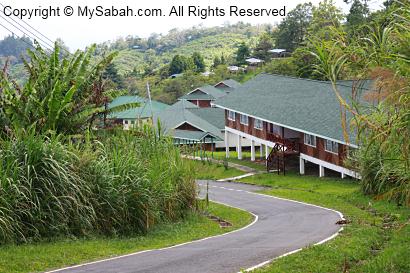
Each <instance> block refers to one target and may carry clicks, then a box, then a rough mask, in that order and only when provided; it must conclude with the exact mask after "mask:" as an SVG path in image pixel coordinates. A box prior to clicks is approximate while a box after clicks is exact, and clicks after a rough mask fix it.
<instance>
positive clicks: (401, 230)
mask: <svg viewBox="0 0 410 273" xmlns="http://www.w3.org/2000/svg"><path fill="white" fill-rule="evenodd" d="M241 181H242V182H247V183H253V184H260V185H267V186H271V187H272V189H269V190H266V191H264V192H263V193H265V194H269V195H274V196H279V197H284V198H289V199H293V200H299V201H304V202H308V203H311V204H317V205H321V206H325V207H329V208H333V209H336V210H338V211H340V212H342V213H343V214H344V216H345V217H346V218H347V219H348V220H349V221H351V223H350V224H348V225H346V226H345V228H344V230H343V231H342V233H341V234H340V235H339V236H337V237H336V238H335V239H333V240H331V241H329V242H327V243H325V244H323V245H319V246H312V247H308V248H306V249H305V250H303V251H301V252H298V253H296V254H293V255H290V256H286V257H283V258H281V259H278V260H276V261H274V262H273V263H272V264H270V265H268V266H267V267H264V268H262V269H260V270H257V272H264V273H267V272H380V273H381V272H410V226H409V217H410V208H405V207H398V206H397V205H395V204H392V203H388V202H386V201H376V200H374V199H373V198H371V197H368V196H364V195H363V194H362V193H361V192H360V186H359V184H358V182H356V181H354V180H341V179H337V178H334V179H332V178H318V177H314V176H300V175H297V174H292V173H290V174H287V175H286V176H278V175H276V174H260V175H256V176H253V177H248V178H244V179H242V180H241Z"/></svg>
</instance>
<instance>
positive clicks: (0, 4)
mask: <svg viewBox="0 0 410 273" xmlns="http://www.w3.org/2000/svg"><path fill="white" fill-rule="evenodd" d="M0 6H2V7H3V8H5V6H4V5H3V4H2V3H0ZM3 13H4V10H3ZM17 18H18V19H20V21H22V22H23V23H24V24H26V25H27V26H28V27H29V28H31V29H32V30H34V31H35V32H37V33H39V34H40V35H41V36H43V37H44V38H45V39H47V40H49V41H50V42H51V43H54V41H52V40H51V39H49V38H48V37H47V36H45V35H44V34H43V33H41V32H40V31H38V30H37V29H35V28H34V27H32V26H31V25H30V24H28V23H27V22H26V21H24V20H23V19H22V18H19V17H17ZM13 21H14V20H13Z"/></svg>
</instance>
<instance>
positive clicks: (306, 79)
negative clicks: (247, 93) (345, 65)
mask: <svg viewBox="0 0 410 273" xmlns="http://www.w3.org/2000/svg"><path fill="white" fill-rule="evenodd" d="M259 75H271V76H278V77H282V78H290V79H295V80H304V81H310V82H317V83H325V84H332V82H331V81H324V80H315V79H309V78H301V77H295V76H289V75H282V74H276V73H269V72H261V73H259V74H258V75H257V76H259ZM368 80H371V79H364V81H368ZM340 81H355V80H354V79H353V80H340ZM336 84H337V85H340V86H344V87H351V86H350V85H347V84H341V83H338V81H336ZM360 88H361V89H368V88H365V87H360Z"/></svg>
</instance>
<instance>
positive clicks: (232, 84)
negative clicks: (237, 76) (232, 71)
mask: <svg viewBox="0 0 410 273" xmlns="http://www.w3.org/2000/svg"><path fill="white" fill-rule="evenodd" d="M239 86H241V84H240V83H239V82H237V81H235V80H232V79H228V80H224V81H220V82H218V83H217V84H215V85H214V87H215V88H218V89H221V90H223V91H225V92H226V93H228V94H229V93H230V92H232V91H234V90H235V89H236V88H238V87H239Z"/></svg>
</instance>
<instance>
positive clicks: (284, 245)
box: [58, 181, 341, 273]
mask: <svg viewBox="0 0 410 273" xmlns="http://www.w3.org/2000/svg"><path fill="white" fill-rule="evenodd" d="M198 184H199V185H200V187H201V189H202V190H201V194H202V195H203V194H204V191H203V189H204V184H206V182H205V181H199V182H198ZM260 189H261V188H260V187H257V186H251V185H245V184H237V183H230V182H213V181H211V182H209V197H210V199H211V200H213V201H216V202H220V203H224V204H227V205H230V206H234V207H237V208H241V209H244V210H246V211H249V212H251V213H253V214H254V215H257V217H255V220H256V221H254V222H253V224H251V225H249V226H247V227H246V228H243V229H240V230H238V231H234V232H231V233H228V234H225V235H222V236H216V237H212V238H209V239H205V240H199V241H194V242H191V243H187V244H183V245H179V246H175V247H171V248H165V249H159V250H152V251H147V252H140V253H135V254H131V255H127V256H123V257H118V258H114V259H110V260H105V261H104V260H103V261H99V262H94V263H90V264H84V265H80V266H77V267H72V268H65V269H61V270H59V271H58V272H76V273H78V272H96V273H97V272H98V273H102V272H110V273H111V272H144V273H208V272H209V273H211V272H212V273H218V272H219V273H232V272H238V271H240V270H243V269H247V268H251V267H253V266H255V265H257V264H260V263H263V262H265V261H268V260H271V259H273V258H275V257H278V256H281V255H283V254H285V253H288V252H291V251H294V250H296V249H299V248H302V247H305V246H308V245H312V244H315V243H318V242H320V241H322V240H325V239H326V238H329V237H330V236H332V235H334V234H335V233H337V231H338V230H339V228H340V226H338V225H336V224H335V223H336V222H337V221H338V220H340V219H341V216H340V215H339V214H338V213H337V212H335V211H332V210H327V209H324V208H319V207H315V206H310V205H307V204H302V203H297V202H292V201H288V200H282V199H276V198H272V197H269V196H264V195H260V194H256V193H253V191H257V190H260Z"/></svg>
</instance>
